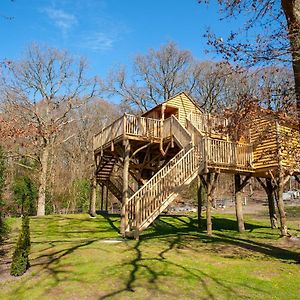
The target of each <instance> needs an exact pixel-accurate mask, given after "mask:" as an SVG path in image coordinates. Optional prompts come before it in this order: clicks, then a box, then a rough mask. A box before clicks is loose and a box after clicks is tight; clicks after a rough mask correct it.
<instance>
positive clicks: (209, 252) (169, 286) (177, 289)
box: [0, 215, 300, 300]
mask: <svg viewBox="0 0 300 300" xmlns="http://www.w3.org/2000/svg"><path fill="white" fill-rule="evenodd" d="M251 218H253V217H252V216H251ZM246 220H247V224H246V229H247V230H246V232H245V233H243V234H238V233H237V232H236V231H235V228H236V223H235V221H234V219H233V216H230V215H226V216H225V215H215V216H214V236H213V237H212V238H208V237H207V236H206V235H205V232H204V231H197V230H196V227H195V226H196V219H195V218H194V217H193V216H191V217H188V216H179V217H168V216H165V217H161V218H160V219H159V220H157V221H156V222H155V224H154V225H153V226H152V227H151V228H149V229H148V230H146V231H145V232H144V233H143V234H142V235H141V239H140V241H135V240H127V241H120V242H117V243H109V242H108V241H111V240H109V239H112V238H119V235H118V227H119V219H118V218H117V217H105V216H98V217H97V218H95V219H91V218H89V216H87V215H60V216H46V217H43V218H31V224H30V227H31V240H32V248H31V254H30V261H31V268H30V270H29V271H28V272H27V273H26V274H25V275H24V276H22V277H20V278H13V277H10V276H6V277H5V278H4V279H3V278H2V280H1V279H0V299H295V300H296V299H300V264H299V258H300V249H299V248H297V247H296V245H294V244H289V243H288V242H287V241H286V240H282V239H279V233H278V231H277V230H271V229H269V228H268V220H267V219H265V220H261V219H259V220H253V219H249V217H248V218H247V216H246ZM298 220H299V218H298V217H297V218H294V221H292V222H290V224H289V225H290V227H292V233H293V234H295V235H298V237H300V227H299V221H298ZM10 223H11V227H12V238H11V240H12V241H13V240H14V239H15V237H16V235H17V230H18V227H19V220H12V219H11V220H10Z"/></svg>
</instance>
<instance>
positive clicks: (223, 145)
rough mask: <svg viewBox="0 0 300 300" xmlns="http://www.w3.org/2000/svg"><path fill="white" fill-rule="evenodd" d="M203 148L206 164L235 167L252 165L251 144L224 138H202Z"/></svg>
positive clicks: (249, 166)
mask: <svg viewBox="0 0 300 300" xmlns="http://www.w3.org/2000/svg"><path fill="white" fill-rule="evenodd" d="M204 149H205V153H206V159H207V163H208V164H216V165H220V166H222V165H224V166H228V167H233V166H234V167H237V168H245V169H247V168H251V167H252V162H253V158H252V153H253V152H252V145H250V144H241V143H237V142H228V141H224V140H218V139H212V138H208V137H205V138H204Z"/></svg>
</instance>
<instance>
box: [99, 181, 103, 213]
mask: <svg viewBox="0 0 300 300" xmlns="http://www.w3.org/2000/svg"><path fill="white" fill-rule="evenodd" d="M103 203H104V184H103V183H102V184H101V206H100V210H101V211H103Z"/></svg>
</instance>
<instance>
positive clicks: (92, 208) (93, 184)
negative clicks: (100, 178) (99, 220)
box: [89, 176, 97, 217]
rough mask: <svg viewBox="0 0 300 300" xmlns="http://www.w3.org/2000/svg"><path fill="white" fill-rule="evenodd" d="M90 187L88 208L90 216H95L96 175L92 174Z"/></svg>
mask: <svg viewBox="0 0 300 300" xmlns="http://www.w3.org/2000/svg"><path fill="white" fill-rule="evenodd" d="M91 188H92V193H91V197H90V208H89V214H90V215H91V216H92V217H95V216H96V200H97V180H96V176H94V177H93V178H92V180H91Z"/></svg>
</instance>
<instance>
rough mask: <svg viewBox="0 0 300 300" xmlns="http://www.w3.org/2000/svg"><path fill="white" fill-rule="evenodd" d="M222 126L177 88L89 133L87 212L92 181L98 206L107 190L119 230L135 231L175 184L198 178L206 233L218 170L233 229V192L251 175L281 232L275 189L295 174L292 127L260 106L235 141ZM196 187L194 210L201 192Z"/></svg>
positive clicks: (173, 192)
mask: <svg viewBox="0 0 300 300" xmlns="http://www.w3.org/2000/svg"><path fill="white" fill-rule="evenodd" d="M228 126H229V124H228V120H227V119H226V118H223V117H220V116H212V115H209V114H205V113H204V112H203V111H202V109H201V108H200V107H199V106H198V105H197V103H196V102H195V101H194V100H193V99H192V98H191V97H190V96H189V95H188V94H187V93H184V92H183V93H180V94H178V95H176V96H174V97H172V98H171V99H169V100H167V101H165V102H164V103H162V104H160V105H158V106H156V107H154V108H153V109H151V110H150V111H148V112H146V113H144V114H143V115H140V116H135V115H130V114H124V115H123V116H122V117H120V118H119V119H117V120H115V121H114V122H113V123H112V124H110V125H109V126H107V127H105V128H103V129H102V130H101V132H99V133H98V134H97V135H95V137H94V157H95V176H94V180H93V193H92V200H91V213H92V214H94V213H95V201H96V188H97V186H100V187H101V193H102V196H101V209H106V210H107V194H108V191H110V193H112V194H113V195H114V196H115V197H116V198H117V199H118V200H119V201H120V202H121V205H122V209H121V228H120V231H121V233H122V235H123V236H124V237H125V236H126V237H135V238H138V237H139V234H140V233H141V232H142V231H143V230H144V229H146V228H147V227H148V226H149V225H150V224H151V223H152V222H153V221H154V220H155V219H156V218H157V217H158V216H159V215H160V213H162V212H163V211H164V210H165V209H166V208H167V207H168V205H169V204H170V203H171V202H172V201H173V200H174V199H175V198H176V197H177V196H178V193H179V191H180V189H181V188H182V186H184V185H188V184H190V183H191V181H193V180H194V179H195V178H196V177H198V178H199V182H201V184H200V188H204V189H205V190H206V193H205V194H206V195H207V199H206V200H207V208H206V210H207V211H206V216H207V230H208V233H209V234H211V231H212V223H211V202H212V199H213V193H214V190H215V185H216V181H217V179H218V176H219V174H220V173H231V174H234V178H235V206H236V216H237V222H238V229H239V231H243V230H244V221H243V213H242V194H241V192H242V189H243V188H244V187H245V186H246V184H247V183H248V181H249V179H250V178H251V177H255V178H257V180H258V181H259V182H260V184H261V185H262V186H263V187H264V188H265V190H266V192H267V195H268V200H269V210H270V218H271V221H272V222H273V223H274V224H273V225H274V226H276V225H275V221H276V220H275V204H277V208H278V211H279V215H280V221H281V224H280V226H281V233H282V234H283V235H285V234H287V228H286V222H285V213H284V207H283V199H282V193H283V188H284V185H285V183H286V182H287V180H288V179H289V177H290V176H292V175H293V176H296V178H298V177H297V175H298V174H299V163H298V159H297V157H298V152H299V153H300V150H299V142H298V141H299V131H298V128H297V127H295V126H294V124H292V123H290V122H288V121H286V120H285V119H282V120H281V119H278V118H277V119H276V118H273V117H272V116H271V115H270V114H268V113H267V112H266V111H261V113H259V114H257V116H256V117H255V119H254V122H252V123H251V124H249V126H248V127H249V131H248V134H247V135H245V136H242V137H240V138H239V139H238V140H237V139H235V140H233V139H231V138H230V135H229V131H228V130H227V128H228ZM198 194H199V199H198V202H199V205H198V208H199V209H201V201H202V200H203V199H201V195H202V193H201V192H199V193H198ZM105 199H106V201H105ZM198 215H199V216H200V215H201V213H200V210H199V213H198Z"/></svg>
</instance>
